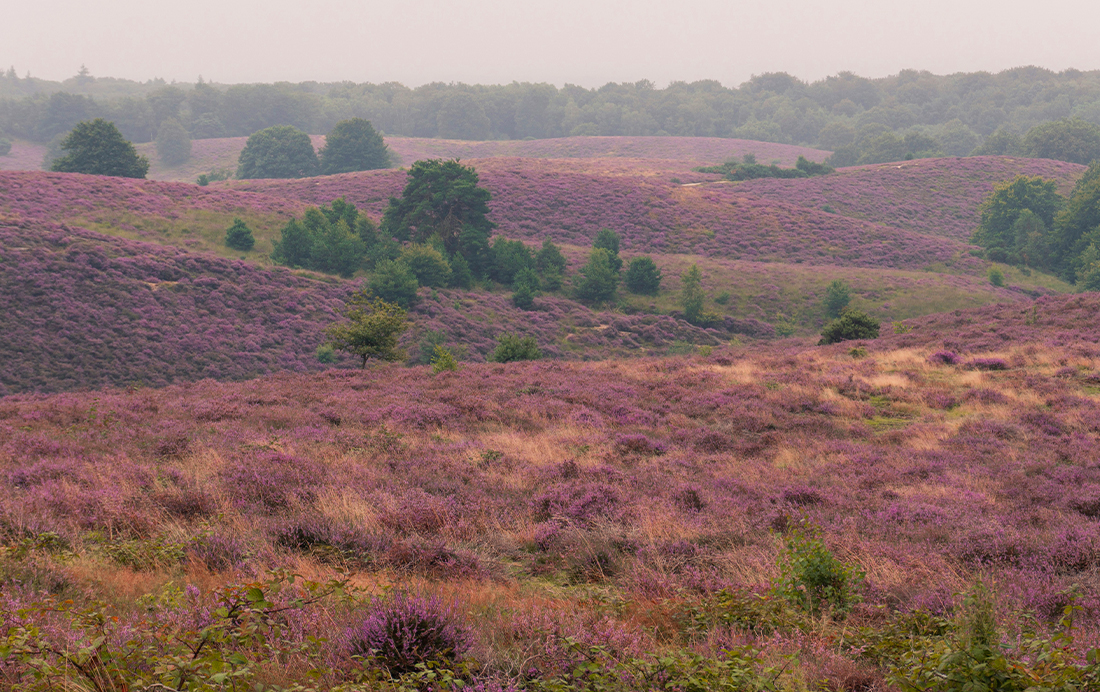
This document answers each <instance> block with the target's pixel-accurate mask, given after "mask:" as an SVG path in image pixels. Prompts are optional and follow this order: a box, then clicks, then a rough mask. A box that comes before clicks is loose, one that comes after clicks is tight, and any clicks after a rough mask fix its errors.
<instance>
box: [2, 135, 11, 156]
mask: <svg viewBox="0 0 1100 692" xmlns="http://www.w3.org/2000/svg"><path fill="white" fill-rule="evenodd" d="M10 153H11V140H10V139H7V138H6V137H0V156H7V155H8V154H10Z"/></svg>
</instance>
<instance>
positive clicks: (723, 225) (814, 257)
mask: <svg viewBox="0 0 1100 692" xmlns="http://www.w3.org/2000/svg"><path fill="white" fill-rule="evenodd" d="M590 161H591V160H577V161H569V160H560V159H554V160H532V159H508V158H494V159H479V160H476V161H469V162H467V163H468V164H470V165H472V166H473V167H474V168H475V169H476V170H477V171H478V175H479V177H480V180H481V184H482V185H483V186H484V187H485V188H486V189H488V190H489V191H490V192H491V193H492V195H493V198H492V200H491V201H490V211H491V213H490V215H489V218H490V219H491V220H493V221H494V222H495V223H496V224H497V226H498V228H497V230H498V232H500V233H502V234H503V235H506V236H508V237H512V238H521V239H532V240H541V239H542V238H545V237H549V238H551V239H553V240H555V241H557V242H567V243H573V244H578V245H587V244H590V243H591V241H592V239H593V238H595V236H596V233H597V232H598V231H599V230H600V229H601V228H611V229H614V230H615V231H616V232H617V233H618V234H619V235H620V236H621V237H622V239H623V247H624V248H626V249H629V250H631V251H633V252H682V253H683V252H686V253H694V254H703V255H707V256H712V257H731V258H734V259H747V260H757V261H769V262H798V263H807V264H827V265H834V264H835V265H842V266H866V267H873V266H879V267H894V268H906V269H923V268H926V267H928V266H930V265H933V264H941V265H945V266H954V267H957V268H958V270H961V271H970V272H977V271H980V270H981V264H980V263H978V262H977V261H975V260H974V259H973V258H971V257H969V256H968V254H967V253H968V250H969V247H968V246H967V245H965V244H963V243H960V242H958V241H954V240H950V239H945V238H941V237H937V236H932V235H926V234H922V233H916V232H913V231H907V230H904V229H898V228H892V227H887V226H883V225H878V224H872V223H868V222H866V221H860V220H857V219H850V218H847V217H844V216H840V215H838V214H829V213H826V212H823V211H819V210H815V209H808V208H806V207H804V206H799V205H795V204H788V203H785V202H780V201H775V200H772V199H763V198H761V197H757V196H751V195H747V194H742V193H741V191H740V188H738V187H737V186H735V185H692V184H681V183H680V182H674V181H673V180H672V179H671V178H670V177H666V176H662V175H654V174H652V173H651V170H652V169H651V168H648V167H649V166H652V162H642V163H641V164H640V166H642V172H636V173H632V172H631V168H630V167H626V168H623V167H621V165H620V166H619V167H616V168H615V169H613V170H612V171H611V172H606V173H605V172H601V171H600V170H599V168H597V170H596V171H591V170H590V168H591V166H592V165H593V164H592V163H591V162H590ZM596 165H597V166H598V165H599V164H598V163H597V164H596ZM405 177H406V176H405V174H404V173H402V172H400V171H370V172H364V173H348V174H344V175H335V176H323V177H319V178H307V179H301V180H248V181H232V182H228V183H220V184H219V185H218V187H219V188H228V189H234V190H244V191H252V192H257V193H261V194H265V195H272V196H276V197H286V198H291V199H298V200H302V201H304V202H307V203H310V204H319V203H324V202H327V201H329V200H332V199H335V198H337V197H345V198H346V199H347V200H348V201H350V202H352V203H353V204H355V205H356V206H358V207H360V208H361V209H365V210H367V211H368V213H370V214H372V215H374V216H375V217H378V216H380V215H381V213H382V210H383V209H384V208H385V205H386V203H387V201H388V199H389V197H390V196H392V195H399V194H400V191H401V189H402V188H403V186H404V181H405ZM714 178H715V176H710V179H711V180H713V179H714Z"/></svg>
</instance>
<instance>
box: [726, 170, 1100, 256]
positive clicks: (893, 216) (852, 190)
mask: <svg viewBox="0 0 1100 692" xmlns="http://www.w3.org/2000/svg"><path fill="white" fill-rule="evenodd" d="M1084 172H1085V166H1079V165H1077V164H1073V163H1065V162H1064V161H1054V160H1051V159H1021V158H1010V157H1005V156H971V157H967V158H950V159H916V160H913V161H899V162H897V163H887V164H878V165H873V166H853V167H851V168H842V169H840V170H839V171H837V172H836V174H834V175H825V176H817V177H813V178H799V179H795V180H779V179H761V180H750V181H746V182H743V183H739V184H738V188H739V189H740V191H741V192H742V193H744V194H747V195H753V196H757V197H761V198H765V199H774V200H777V201H781V202H786V203H790V204H798V205H801V206H805V207H811V208H815V209H822V208H823V207H826V206H827V207H830V208H831V209H832V210H833V212H834V213H837V214H841V215H843V216H850V217H852V218H856V219H862V220H865V221H870V222H873V223H880V224H886V225H888V226H894V227H896V228H904V229H907V230H910V231H916V232H918V233H925V234H928V235H934V236H944V237H947V238H951V239H954V240H959V241H962V242H967V241H968V240H969V239H970V234H971V233H973V232H974V229H975V228H977V226H978V222H979V221H980V217H981V215H980V214H979V213H978V207H979V205H981V203H982V200H984V199H985V198H986V197H987V196H989V193H991V192H992V191H993V186H994V184H996V183H1000V182H1003V181H1006V180H1012V179H1013V178H1015V177H1016V176H1018V175H1026V176H1041V177H1043V178H1046V179H1048V180H1055V181H1057V183H1058V189H1059V192H1061V193H1062V194H1063V195H1068V194H1069V192H1070V190H1072V188H1073V184H1074V182H1076V180H1077V179H1078V178H1080V177H1081V175H1082V174H1083V173H1084Z"/></svg>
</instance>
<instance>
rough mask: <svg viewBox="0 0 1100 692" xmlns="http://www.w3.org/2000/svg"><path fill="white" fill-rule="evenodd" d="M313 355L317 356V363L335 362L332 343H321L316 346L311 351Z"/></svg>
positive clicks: (334, 350)
mask: <svg viewBox="0 0 1100 692" xmlns="http://www.w3.org/2000/svg"><path fill="white" fill-rule="evenodd" d="M313 355H314V356H315V357H316V358H317V362H318V363H325V364H326V365H327V364H329V363H335V362H336V349H335V348H333V347H332V344H321V345H320V346H318V347H317V350H316V351H314V352H313Z"/></svg>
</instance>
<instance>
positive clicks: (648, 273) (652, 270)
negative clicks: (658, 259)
mask: <svg viewBox="0 0 1100 692" xmlns="http://www.w3.org/2000/svg"><path fill="white" fill-rule="evenodd" d="M623 283H625V284H626V290H628V291H630V292H631V293H637V294H638V295H643V296H655V295H657V293H658V291H660V290H661V270H660V269H658V268H657V265H656V264H654V262H653V259H652V258H650V257H635V258H634V259H632V260H630V266H629V267H628V268H627V270H626V276H625V277H623ZM727 299H728V298H727Z"/></svg>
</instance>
